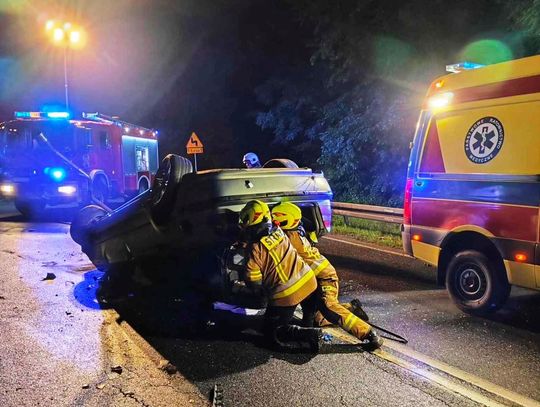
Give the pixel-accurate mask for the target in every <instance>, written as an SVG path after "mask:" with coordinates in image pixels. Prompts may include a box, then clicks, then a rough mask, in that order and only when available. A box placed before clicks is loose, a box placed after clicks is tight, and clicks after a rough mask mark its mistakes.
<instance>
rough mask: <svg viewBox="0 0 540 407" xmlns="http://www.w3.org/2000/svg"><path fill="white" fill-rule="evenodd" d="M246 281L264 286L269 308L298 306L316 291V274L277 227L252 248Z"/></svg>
mask: <svg viewBox="0 0 540 407" xmlns="http://www.w3.org/2000/svg"><path fill="white" fill-rule="evenodd" d="M246 282H247V283H248V284H250V285H262V286H263V289H264V291H265V292H266V294H267V296H268V300H269V303H270V305H273V306H278V307H289V306H293V305H297V304H299V303H300V302H302V301H303V300H304V299H305V298H307V297H308V296H309V295H310V294H311V293H312V292H314V291H315V290H316V289H317V280H316V278H315V273H314V272H313V271H312V270H311V269H310V268H309V266H308V265H307V264H306V263H305V262H304V261H303V260H302V258H301V257H300V256H299V255H298V253H297V252H296V250H294V248H293V246H292V245H291V242H290V241H289V239H288V238H287V236H286V235H285V233H284V232H283V230H281V229H279V228H276V229H274V230H273V231H272V233H271V234H270V235H268V236H264V237H263V238H261V240H260V241H258V242H256V243H254V244H253V245H252V246H251V250H250V253H249V260H248V262H247V265H246Z"/></svg>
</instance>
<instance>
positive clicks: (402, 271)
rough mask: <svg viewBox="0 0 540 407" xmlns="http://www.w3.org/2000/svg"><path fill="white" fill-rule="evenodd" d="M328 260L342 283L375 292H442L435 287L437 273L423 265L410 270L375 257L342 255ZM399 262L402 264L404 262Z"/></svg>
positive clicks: (330, 257) (333, 256)
mask: <svg viewBox="0 0 540 407" xmlns="http://www.w3.org/2000/svg"><path fill="white" fill-rule="evenodd" d="M327 257H328V259H329V260H330V262H331V263H332V264H333V265H334V266H335V267H336V268H337V269H338V270H339V274H340V278H341V280H342V281H350V282H355V281H356V282H358V283H359V284H361V285H366V286H368V287H369V288H370V289H371V290H373V291H381V292H394V291H421V290H433V289H437V288H440V287H438V286H437V285H436V280H435V272H430V271H429V270H428V268H427V267H426V266H424V265H421V264H417V265H415V266H416V267H415V268H410V267H404V266H403V264H402V263H401V262H392V263H389V262H387V261H386V260H380V259H377V258H376V257H373V258H367V257H366V258H361V259H360V258H355V257H352V256H343V255H328V256H327ZM399 260H400V261H402V260H401V258H399ZM405 261H411V260H408V259H406V260H405ZM416 269H420V270H416ZM342 285H343V284H342Z"/></svg>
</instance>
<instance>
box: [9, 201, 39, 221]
mask: <svg viewBox="0 0 540 407" xmlns="http://www.w3.org/2000/svg"><path fill="white" fill-rule="evenodd" d="M15 208H17V210H18V211H19V212H20V213H21V214H22V215H23V217H25V218H27V219H32V218H35V217H37V216H39V214H40V213H41V212H42V211H43V209H45V201H43V200H40V199H35V200H29V201H19V200H17V201H15Z"/></svg>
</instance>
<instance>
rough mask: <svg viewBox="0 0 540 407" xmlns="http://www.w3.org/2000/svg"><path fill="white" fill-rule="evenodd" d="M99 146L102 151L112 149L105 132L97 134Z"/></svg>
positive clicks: (107, 134)
mask: <svg viewBox="0 0 540 407" xmlns="http://www.w3.org/2000/svg"><path fill="white" fill-rule="evenodd" d="M99 145H100V147H101V149H102V150H109V149H110V148H111V147H112V146H111V140H110V138H109V133H108V132H106V131H100V132H99Z"/></svg>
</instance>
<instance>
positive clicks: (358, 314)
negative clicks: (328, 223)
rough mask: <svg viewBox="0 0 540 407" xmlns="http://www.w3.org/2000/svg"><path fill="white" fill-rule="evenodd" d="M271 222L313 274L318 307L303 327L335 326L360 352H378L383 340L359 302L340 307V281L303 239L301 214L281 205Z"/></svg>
mask: <svg viewBox="0 0 540 407" xmlns="http://www.w3.org/2000/svg"><path fill="white" fill-rule="evenodd" d="M272 219H273V221H274V223H275V224H278V225H279V226H280V228H281V229H283V231H284V232H285V234H286V235H287V237H288V238H289V240H290V241H291V244H292V245H293V247H294V248H295V249H296V251H297V252H298V254H299V255H300V256H301V257H302V259H304V261H305V262H306V263H307V264H308V265H309V267H310V268H311V270H312V271H313V272H314V273H315V276H316V277H317V283H318V289H317V292H318V304H317V309H318V310H319V312H317V314H316V315H314V316H309V315H307V316H306V315H305V316H304V324H307V326H310V324H313V320H314V319H315V322H316V323H317V325H319V326H324V325H326V324H328V323H327V322H326V321H325V319H326V320H328V321H330V323H332V324H338V325H339V326H341V327H342V328H343V329H345V330H346V331H347V332H349V333H351V334H352V335H354V336H355V337H357V338H358V339H360V340H362V341H363V343H362V345H361V346H362V348H363V349H365V350H368V351H372V350H375V349H377V348H380V347H381V345H382V342H383V341H382V338H381V337H380V336H379V335H378V334H377V332H375V330H373V329H372V328H371V326H370V325H369V324H367V323H366V322H365V321H367V320H368V316H367V314H366V313H365V312H364V310H363V309H362V307H361V304H360V301H358V300H353V301H351V303H346V304H341V303H339V300H338V295H339V278H338V275H337V272H336V269H335V268H334V267H333V266H332V265H331V264H330V262H329V261H328V259H327V258H326V257H324V256H323V255H322V254H321V253H320V252H319V250H318V249H317V248H315V247H313V246H312V245H311V244H310V242H309V240H308V239H307V238H306V233H305V231H304V229H303V227H302V225H301V221H302V211H301V210H300V208H299V207H298V206H297V205H295V204H293V203H291V202H282V203H280V204H278V205H276V206H275V207H274V208H272Z"/></svg>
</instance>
